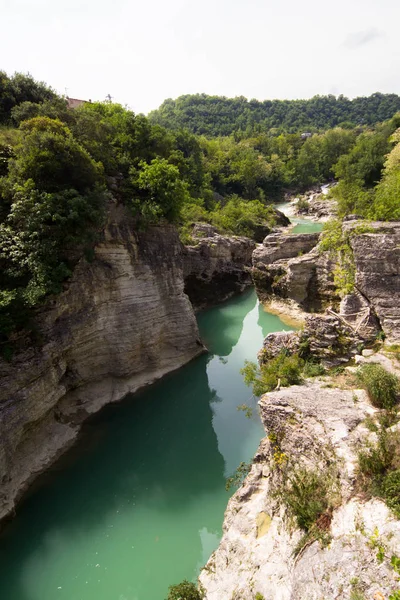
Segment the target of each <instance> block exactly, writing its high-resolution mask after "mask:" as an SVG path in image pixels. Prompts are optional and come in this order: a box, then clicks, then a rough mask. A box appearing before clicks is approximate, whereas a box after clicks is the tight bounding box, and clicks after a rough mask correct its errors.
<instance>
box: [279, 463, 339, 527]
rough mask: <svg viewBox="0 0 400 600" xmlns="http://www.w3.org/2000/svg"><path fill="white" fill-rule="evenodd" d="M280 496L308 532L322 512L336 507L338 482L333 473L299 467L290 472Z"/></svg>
mask: <svg viewBox="0 0 400 600" xmlns="http://www.w3.org/2000/svg"><path fill="white" fill-rule="evenodd" d="M279 498H280V499H281V501H282V502H283V503H284V505H285V506H286V508H287V510H288V512H289V515H290V516H291V517H293V518H295V519H296V522H297V525H298V527H299V528H300V529H302V530H303V531H305V532H306V533H307V532H309V531H310V530H311V528H312V527H313V526H314V525H315V524H316V522H317V520H318V518H319V517H320V516H321V515H322V514H324V513H326V512H327V511H328V509H332V508H333V507H334V505H335V501H336V500H337V482H336V481H335V480H334V479H333V478H332V476H331V474H326V473H325V474H323V473H322V472H321V471H320V470H316V471H310V470H306V469H304V468H300V467H299V468H296V469H294V470H293V471H292V472H291V473H290V474H289V476H288V478H287V480H286V482H285V483H284V485H283V487H282V488H281V489H280V490H279Z"/></svg>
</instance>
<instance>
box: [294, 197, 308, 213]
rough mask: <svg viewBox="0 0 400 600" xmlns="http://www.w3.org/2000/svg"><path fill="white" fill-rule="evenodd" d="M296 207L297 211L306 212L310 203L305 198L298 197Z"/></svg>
mask: <svg viewBox="0 0 400 600" xmlns="http://www.w3.org/2000/svg"><path fill="white" fill-rule="evenodd" d="M296 208H297V211H298V212H299V213H308V211H309V209H310V204H309V202H308V201H307V200H306V199H305V198H300V200H299V201H298V202H297V204H296Z"/></svg>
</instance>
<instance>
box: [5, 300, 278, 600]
mask: <svg viewBox="0 0 400 600" xmlns="http://www.w3.org/2000/svg"><path fill="white" fill-rule="evenodd" d="M198 322H199V328H200V332H201V336H202V339H203V340H204V342H205V344H206V345H207V347H208V349H209V353H208V354H206V355H203V356H201V357H199V358H197V359H195V360H193V361H192V362H191V363H189V364H188V365H186V366H185V367H183V368H181V369H179V370H178V371H176V372H174V373H171V374H170V375H168V376H166V377H164V378H163V379H162V380H160V381H159V382H157V383H155V384H154V385H152V386H150V387H148V388H146V389H145V390H143V391H142V392H140V393H137V394H134V395H130V396H127V397H126V398H125V399H124V400H123V401H122V402H120V403H119V404H116V405H110V406H107V407H106V408H105V409H103V410H102V411H101V412H100V413H99V414H97V415H95V416H94V417H93V418H92V419H91V420H90V421H89V422H87V423H86V424H85V425H84V428H83V431H82V435H81V436H80V439H79V441H78V443H77V444H76V445H75V446H74V447H73V448H72V449H71V450H70V451H69V452H67V453H66V454H65V455H64V456H63V457H62V458H61V459H60V460H59V461H58V462H57V463H56V464H55V465H54V467H53V468H52V469H51V470H50V471H49V472H47V473H46V474H45V475H43V476H42V477H40V478H39V480H38V481H37V482H36V484H35V486H34V488H32V490H31V491H30V493H29V495H28V496H27V497H26V498H25V500H24V501H23V503H22V504H21V505H20V506H19V508H18V512H17V517H16V519H14V521H13V522H12V523H10V524H9V525H8V526H7V527H6V529H5V531H4V532H3V535H2V536H1V538H0V569H1V577H0V598H1V600H163V599H164V598H166V596H167V590H168V585H169V584H171V583H178V582H179V581H181V580H182V579H184V578H187V579H195V577H196V576H197V574H198V572H199V570H200V568H201V567H202V566H203V565H204V564H205V563H206V561H207V559H208V558H209V556H210V554H211V552H212V551H213V550H214V549H215V548H216V547H217V545H218V542H219V540H220V537H221V533H222V532H221V528H222V521H223V514H224V511H225V508H226V504H227V501H228V498H229V493H228V492H226V490H225V480H226V477H228V476H230V475H231V474H232V473H233V472H234V471H235V469H236V467H237V466H238V464H239V463H240V462H241V461H248V460H250V459H251V457H252V456H253V455H254V452H255V450H256V448H257V445H258V443H259V441H260V439H261V437H262V436H263V429H262V426H261V423H260V420H259V417H258V413H257V410H256V400H255V399H254V398H253V399H252V398H251V392H250V390H249V389H248V388H246V386H245V385H244V384H243V381H242V376H241V375H240V369H241V367H242V366H243V363H244V360H245V359H250V360H251V359H252V360H255V358H256V354H257V351H258V350H259V349H260V347H261V345H262V341H263V338H264V336H265V335H266V334H267V333H269V332H272V331H277V330H282V329H285V330H288V329H290V327H288V326H286V325H284V324H283V323H282V321H281V320H280V319H279V318H278V317H277V316H275V315H271V314H268V313H266V312H265V311H264V310H263V308H262V306H261V305H260V304H259V303H258V300H257V298H256V295H255V292H254V291H253V290H250V291H248V292H246V293H244V294H242V295H240V296H237V297H235V298H233V299H231V300H230V301H228V302H226V303H225V304H223V305H220V306H218V307H216V308H212V309H209V310H207V311H204V312H202V313H201V314H200V315H199V316H198ZM243 403H246V404H247V405H249V406H251V407H252V408H253V409H255V410H254V411H253V416H252V417H251V418H250V419H249V418H247V417H246V416H245V414H244V413H243V412H241V411H238V410H237V406H238V405H240V404H243Z"/></svg>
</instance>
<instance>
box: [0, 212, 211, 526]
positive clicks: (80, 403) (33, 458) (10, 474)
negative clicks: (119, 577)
mask: <svg viewBox="0 0 400 600" xmlns="http://www.w3.org/2000/svg"><path fill="white" fill-rule="evenodd" d="M38 328H39V332H40V335H41V338H42V344H41V345H40V347H36V348H34V347H31V348H29V349H28V350H26V351H25V352H23V353H20V354H18V355H17V356H16V357H15V359H14V360H13V362H11V363H5V362H0V377H1V379H0V481H1V488H0V518H2V517H4V516H6V515H7V514H9V513H11V512H12V511H13V509H14V506H15V501H16V500H17V499H18V497H19V496H20V495H21V493H22V492H23V490H24V489H26V487H27V485H28V484H29V483H30V481H31V480H32V479H33V478H34V477H35V476H36V475H37V474H38V473H40V472H42V471H43V470H44V469H45V468H46V467H47V466H48V465H49V464H50V463H51V462H52V461H53V460H54V459H55V458H56V457H57V456H58V455H59V453H60V452H61V451H63V450H64V449H65V448H66V447H67V446H68V445H69V444H71V443H72V441H73V440H74V439H75V437H76V435H77V433H78V429H79V424H80V423H81V422H82V421H83V419H84V418H85V417H87V416H88V415H89V414H91V413H93V412H94V411H96V410H98V409H99V408H100V407H101V406H103V405H104V404H106V403H108V402H113V401H116V400H119V399H120V398H122V397H123V396H124V395H125V394H127V393H128V392H132V391H135V390H136V389H138V388H139V387H141V386H143V385H146V384H148V383H150V382H152V381H154V380H155V379H156V378H158V377H161V376H162V375H163V374H165V373H167V372H169V371H171V370H173V369H176V368H178V367H180V366H181V365H183V364H184V363H185V362H187V361H189V360H190V359H192V358H193V357H194V356H196V355H198V354H199V353H201V352H202V351H203V350H204V348H203V346H202V343H201V342H200V340H199V335H198V330H197V324H196V319H195V315H194V312H193V309H192V306H191V303H190V301H189V299H188V297H187V295H186V294H185V293H184V279H183V252H182V245H181V243H180V241H179V238H178V235H177V232H176V230H175V229H174V228H173V227H172V226H163V227H154V228H152V229H150V230H148V231H147V232H143V233H134V229H133V226H132V223H131V221H130V218H129V215H127V214H126V212H124V210H123V209H122V208H120V207H117V206H114V207H113V208H112V211H111V214H110V218H109V222H108V224H107V227H106V229H105V232H104V236H103V239H102V240H101V242H100V243H99V244H98V245H97V246H96V248H95V258H94V260H93V261H92V262H91V263H88V262H86V261H83V260H82V261H81V262H80V263H79V264H78V266H77V267H76V269H75V272H74V274H73V277H72V279H71V281H70V282H69V284H68V286H67V288H66V289H65V291H64V292H63V293H61V294H60V295H59V296H58V297H56V298H55V299H54V300H52V301H51V302H50V303H49V304H48V306H46V307H44V309H43V310H42V312H41V314H40V315H39V316H38Z"/></svg>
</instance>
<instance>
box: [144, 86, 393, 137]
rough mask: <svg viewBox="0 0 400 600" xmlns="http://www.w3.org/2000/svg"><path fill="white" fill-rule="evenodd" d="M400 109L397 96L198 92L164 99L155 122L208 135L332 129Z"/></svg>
mask: <svg viewBox="0 0 400 600" xmlns="http://www.w3.org/2000/svg"><path fill="white" fill-rule="evenodd" d="M399 110H400V98H399V96H396V95H395V94H373V95H372V96H369V97H360V98H355V99H354V100H349V99H348V98H345V97H344V96H338V97H337V98H335V96H332V95H329V96H314V98H311V99H310V100H265V101H264V102H261V101H258V100H250V101H249V100H247V99H246V98H244V97H243V96H239V97H236V98H225V97H224V96H208V95H206V94H193V95H186V96H180V97H179V98H177V99H176V100H172V99H168V100H165V101H164V102H163V103H162V105H161V106H160V108H159V109H158V110H155V111H153V112H152V113H150V115H149V118H150V119H151V120H152V122H154V123H158V124H159V125H162V126H163V127H170V128H172V129H181V128H187V129H189V130H190V131H192V132H193V133H197V134H205V135H208V136H220V135H222V136H227V135H231V134H232V133H236V132H238V133H242V135H243V134H246V135H247V136H249V135H251V134H254V133H256V132H263V131H269V130H271V129H273V130H274V131H282V130H283V131H290V132H296V131H297V132H298V131H301V130H303V131H304V130H305V131H307V130H308V131H310V130H311V131H315V130H316V129H329V128H331V127H336V126H338V125H341V124H342V123H344V122H345V121H349V122H350V123H351V124H353V125H362V124H368V125H372V124H374V123H378V122H380V121H384V120H385V119H390V118H391V117H392V116H393V115H394V114H395V113H396V111H399Z"/></svg>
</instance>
